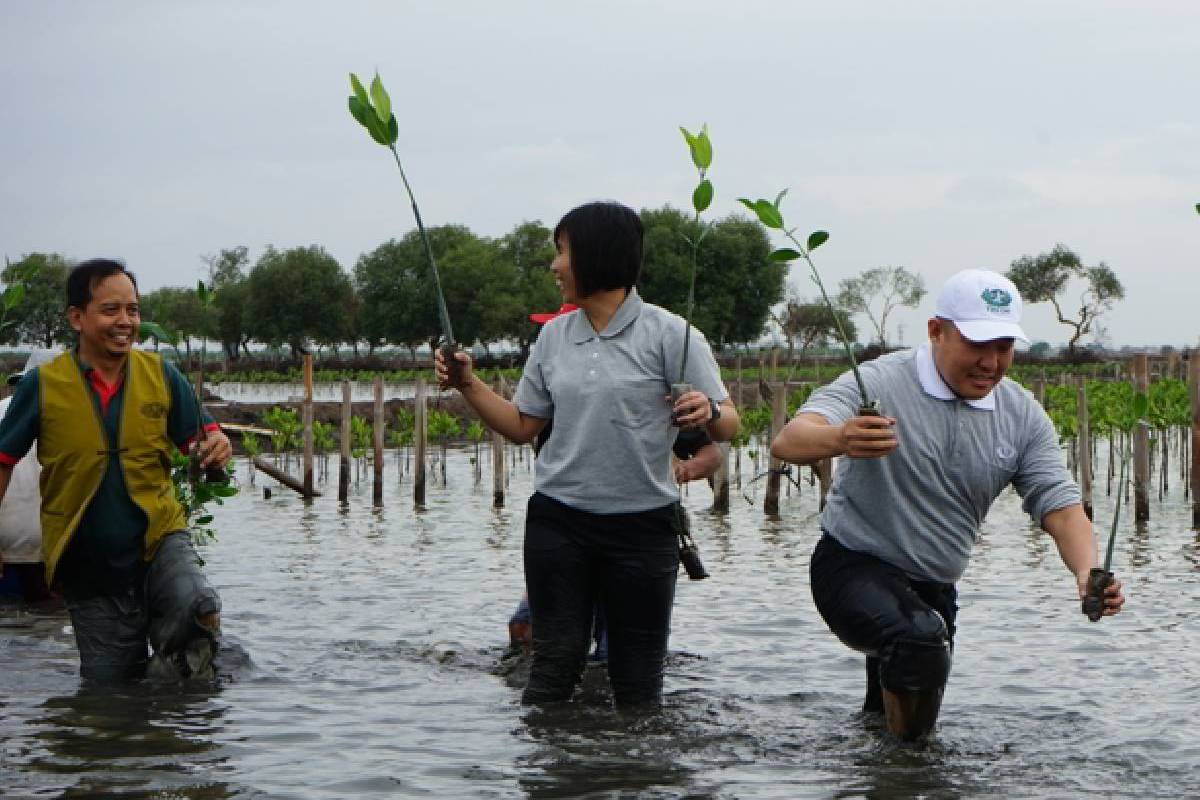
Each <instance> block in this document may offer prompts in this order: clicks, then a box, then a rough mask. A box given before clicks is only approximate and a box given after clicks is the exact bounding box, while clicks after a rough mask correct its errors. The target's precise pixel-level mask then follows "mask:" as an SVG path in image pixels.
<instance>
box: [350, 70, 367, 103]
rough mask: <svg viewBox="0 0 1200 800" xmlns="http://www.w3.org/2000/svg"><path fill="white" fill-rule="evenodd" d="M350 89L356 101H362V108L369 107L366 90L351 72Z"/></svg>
mask: <svg viewBox="0 0 1200 800" xmlns="http://www.w3.org/2000/svg"><path fill="white" fill-rule="evenodd" d="M350 90H351V91H353V92H354V96H355V97H357V98H358V102H360V103H362V105H363V108H370V107H371V98H369V97H367V90H366V89H364V88H363V85H362V81H360V80H359V79H358V76H357V75H355V74H354V73H353V72H351V73H350Z"/></svg>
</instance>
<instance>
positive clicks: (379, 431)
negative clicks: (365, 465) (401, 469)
mask: <svg viewBox="0 0 1200 800" xmlns="http://www.w3.org/2000/svg"><path fill="white" fill-rule="evenodd" d="M374 399H375V409H374V411H375V418H374V424H373V426H372V427H373V428H374V430H373V431H372V433H373V434H374V435H375V437H374V438H375V442H374V444H375V464H374V467H375V484H374V486H373V487H372V489H371V504H372V505H374V506H375V507H376V508H381V507H382V506H383V376H382V375H376V376H375V398H374Z"/></svg>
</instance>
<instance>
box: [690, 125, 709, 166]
mask: <svg viewBox="0 0 1200 800" xmlns="http://www.w3.org/2000/svg"><path fill="white" fill-rule="evenodd" d="M712 156H713V153H712V142H711V141H710V140H709V138H708V126H707V125H705V126H704V127H703V128H701V129H700V134H699V135H698V136H696V140H695V143H694V144H693V145H692V163H693V164H695V165H696V168H697V169H708V168H709V167H710V166H712Z"/></svg>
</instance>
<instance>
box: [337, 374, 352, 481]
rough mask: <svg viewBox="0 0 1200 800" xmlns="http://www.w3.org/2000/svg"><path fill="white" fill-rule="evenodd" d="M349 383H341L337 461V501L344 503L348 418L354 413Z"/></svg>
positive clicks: (348, 434) (348, 432) (348, 478)
mask: <svg viewBox="0 0 1200 800" xmlns="http://www.w3.org/2000/svg"><path fill="white" fill-rule="evenodd" d="M352 399H353V398H352V396H351V388H350V381H348V380H346V381H342V436H341V439H342V440H341V446H340V449H341V458H340V459H339V461H338V500H339V501H340V502H343V503H345V502H346V501H347V500H348V499H349V498H350V416H351V414H352V413H353V411H354V404H353V402H352Z"/></svg>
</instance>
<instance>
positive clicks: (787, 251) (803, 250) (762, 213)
mask: <svg viewBox="0 0 1200 800" xmlns="http://www.w3.org/2000/svg"><path fill="white" fill-rule="evenodd" d="M787 191H788V190H787V189H784V190H783V191H781V192H780V193H779V194H778V195H776V196H775V200H774V202H772V201H770V200H766V199H763V198H760V199H758V200H749V199H747V198H745V197H739V198H738V202H739V203H741V204H742V205H744V206H745V207H746V208H748V209H750V210H751V211H753V212H754V215H755V216H756V217H758V221H759V222H761V223H762V224H763V225H766V226H767V227H768V228H772V229H774V230H777V231H782V232H783V235H784V236H786V237H787V238H788V239H789V240H790V241H791V243H792V244H793V245H795V246H794V247H780V248H778V249H776V250H774V251H772V252H771V255H770V256H769V257H770V259H771V260H772V261H782V262H791V261H795V260H796V259H798V258H802V259H804V261H805V262H806V263H807V264H808V269H809V272H810V273H811V276H812V279H813V283H815V284H817V288H818V289H820V290H821V298H822V299H823V300H824V301H825V305H826V307H827V308H828V309H829V313H830V315H831V316H832V317H833V321H834V323H835V324H836V326H837V331H838V339H840V340H841V342H842V346H843V347H844V348H846V357H847V358H849V359H850V369H851V370H853V371H854V380H855V382H856V383H858V394H859V398H860V401H861V403H862V405H861V407H860V408H859V413H860V414H863V415H869V416H875V415H878V414H879V410H878V408H877V407H876V404H875V401H874V400H872V399H870V398H869V397H867V386H866V384H865V383H863V379H862V374H861V373H860V372H859V371H858V361H857V360H856V359H855V358H854V345H853V344H852V343H851V342H850V337H848V336H847V335H846V329H845V328H844V327H843V326H842V319H841V317H840V316H839V315H838V313H837V309H836V308H834V307H833V302H832V301H831V300H830V299H829V293H828V292H826V291H825V284H824V282H822V280H821V274H820V273H819V272H817V265H816V264H814V263H813V260H812V251H813V250H816V249H817V248H818V247H820V246H821V245H823V244H825V242H827V241H829V234H828V233H826V232H825V231H813V232H812V233H810V234H809V235H808V238H807V239H806V240H805V242H804V243H803V244H802V243H801V242H800V240H799V239H797V238H796V228H789V227H787V225H786V223H785V222H784V220H783V213H782V212H781V211H780V210H779V204H780V202H782V200H783V198H784V196H785V195H786V194H787Z"/></svg>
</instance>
